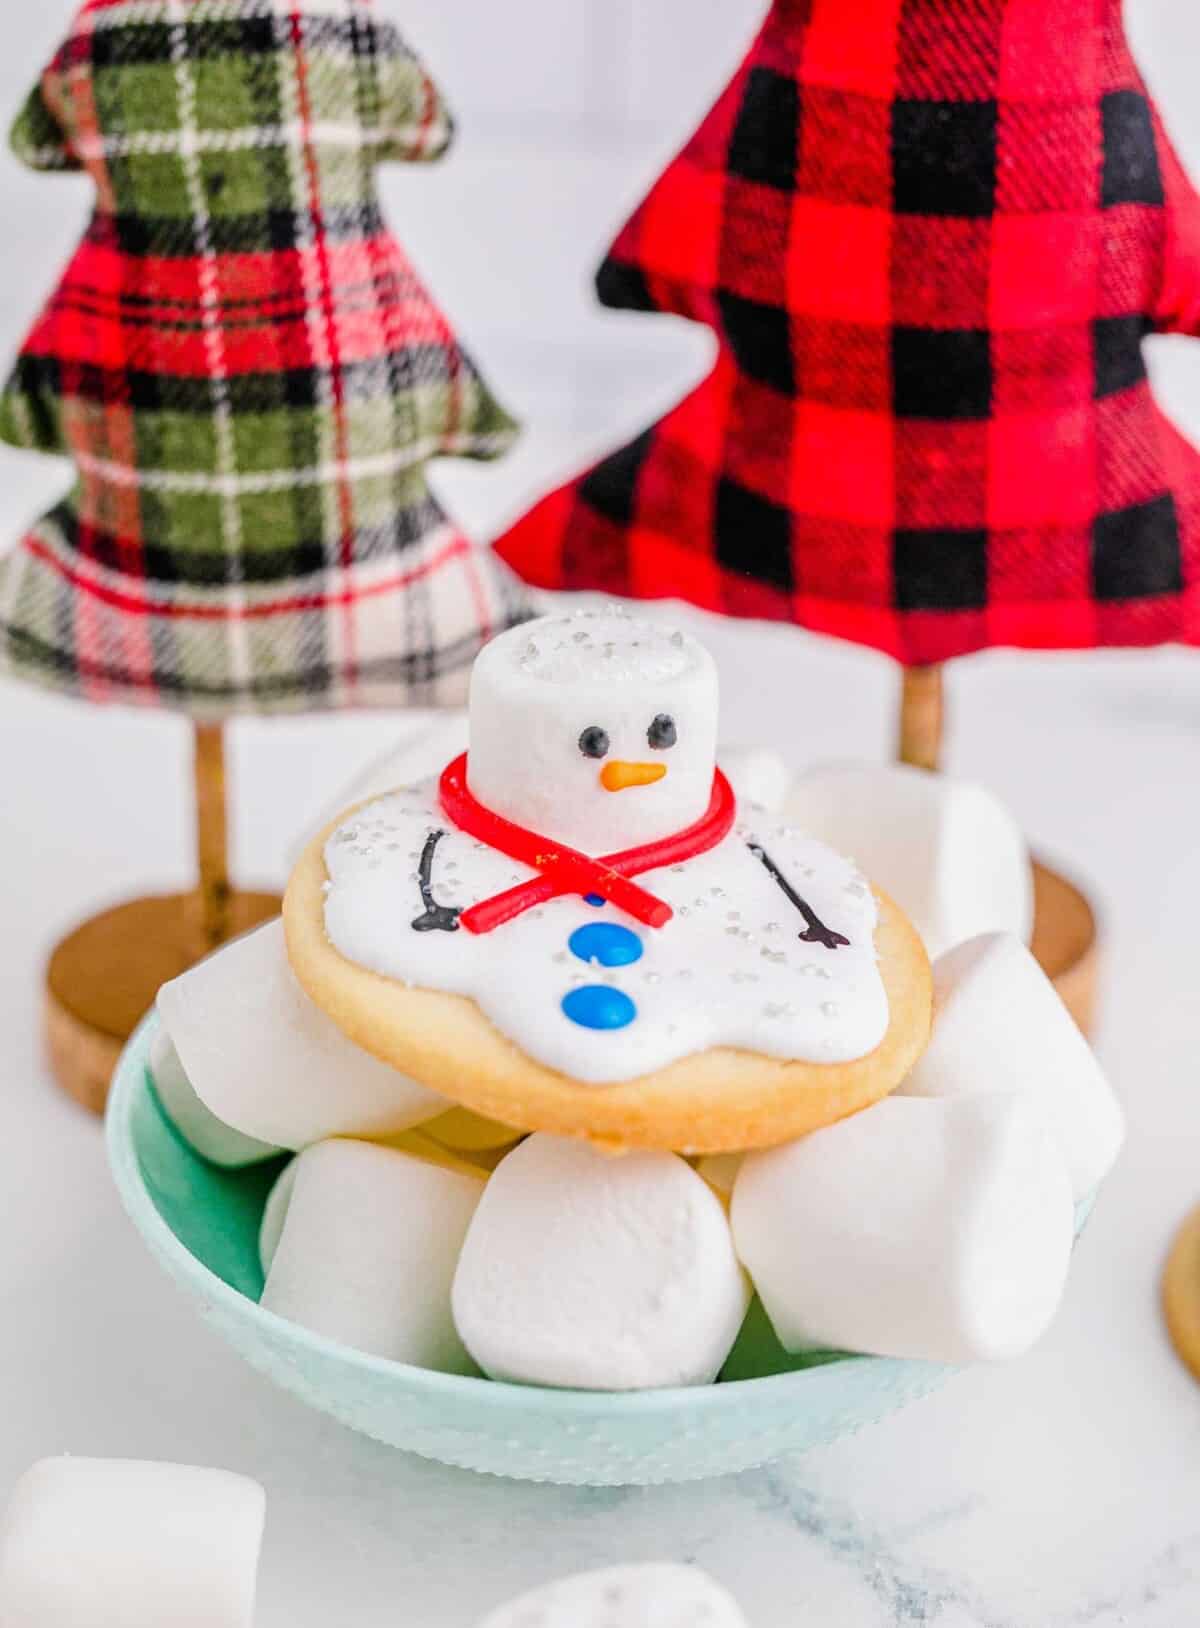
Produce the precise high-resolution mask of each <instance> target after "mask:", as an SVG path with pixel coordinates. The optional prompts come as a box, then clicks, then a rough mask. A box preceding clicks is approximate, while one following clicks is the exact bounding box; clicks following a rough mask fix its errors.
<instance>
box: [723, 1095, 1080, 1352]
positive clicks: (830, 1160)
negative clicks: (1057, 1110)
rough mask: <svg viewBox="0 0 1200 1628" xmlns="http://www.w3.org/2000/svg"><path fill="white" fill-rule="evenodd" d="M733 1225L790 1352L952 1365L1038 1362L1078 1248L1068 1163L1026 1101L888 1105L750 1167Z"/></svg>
mask: <svg viewBox="0 0 1200 1628" xmlns="http://www.w3.org/2000/svg"><path fill="white" fill-rule="evenodd" d="M732 1220H733V1231H734V1237H735V1239H736V1242H737V1247H738V1252H739V1254H740V1255H741V1258H742V1261H743V1262H744V1264H745V1266H746V1268H747V1270H748V1271H749V1272H750V1275H751V1277H752V1278H753V1279H754V1284H755V1287H756V1288H757V1290H758V1293H759V1295H760V1297H761V1299H762V1302H763V1305H764V1306H765V1308H766V1311H767V1315H768V1316H769V1318H770V1319H771V1323H772V1325H773V1327H774V1329H775V1332H776V1334H777V1335H778V1336H779V1339H780V1342H781V1343H782V1344H783V1346H784V1347H785V1348H786V1349H787V1350H788V1351H792V1352H795V1351H803V1350H809V1349H813V1348H821V1349H829V1350H839V1351H857V1352H865V1353H869V1354H871V1355H874V1356H890V1357H915V1358H925V1359H927V1360H930V1361H933V1362H944V1363H968V1362H987V1361H999V1360H1002V1359H1005V1358H1010V1357H1017V1356H1020V1355H1022V1354H1023V1353H1024V1352H1025V1351H1027V1350H1029V1348H1030V1347H1031V1346H1032V1345H1034V1344H1035V1342H1036V1341H1037V1340H1038V1339H1039V1338H1040V1336H1041V1335H1042V1334H1043V1333H1044V1332H1045V1330H1046V1328H1047V1327H1048V1326H1049V1324H1050V1322H1051V1319H1052V1318H1053V1316H1054V1313H1055V1311H1056V1310H1057V1308H1058V1305H1059V1302H1060V1300H1061V1298H1062V1293H1063V1289H1064V1286H1065V1283H1066V1277H1067V1268H1068V1265H1069V1262H1070V1256H1071V1246H1072V1243H1073V1241H1074V1203H1073V1200H1072V1193H1071V1182H1070V1179H1069V1177H1068V1174H1067V1169H1066V1165H1065V1163H1064V1161H1063V1158H1062V1155H1061V1154H1060V1152H1059V1150H1058V1146H1057V1144H1056V1143H1055V1141H1054V1139H1053V1137H1052V1136H1051V1134H1050V1131H1049V1129H1048V1127H1047V1125H1046V1122H1045V1119H1044V1117H1043V1116H1042V1114H1041V1112H1040V1111H1039V1110H1038V1109H1037V1108H1036V1107H1035V1106H1033V1105H1032V1104H1031V1103H1030V1102H1029V1101H1028V1100H1026V1099H1024V1098H1021V1097H1015V1096H988V1097H965V1098H946V1099H925V1098H919V1097H891V1098H889V1099H888V1100H886V1101H885V1102H880V1103H877V1104H876V1105H875V1106H874V1107H873V1108H868V1109H866V1110H865V1111H864V1112H862V1113H860V1114H855V1115H854V1116H853V1117H851V1118H849V1119H845V1120H842V1121H841V1123H840V1124H837V1125H830V1126H827V1127H826V1128H825V1129H823V1130H819V1131H814V1132H813V1134H812V1135H811V1136H806V1137H803V1138H802V1139H801V1140H800V1141H797V1142H792V1143H789V1144H787V1145H785V1146H783V1147H779V1148H773V1149H771V1150H770V1151H768V1152H765V1153H754V1154H751V1155H750V1156H749V1157H748V1158H747V1159H746V1161H745V1163H744V1164H743V1165H742V1168H741V1170H740V1171H739V1172H738V1177H737V1182H736V1185H735V1186H734V1190H733V1207H732Z"/></svg>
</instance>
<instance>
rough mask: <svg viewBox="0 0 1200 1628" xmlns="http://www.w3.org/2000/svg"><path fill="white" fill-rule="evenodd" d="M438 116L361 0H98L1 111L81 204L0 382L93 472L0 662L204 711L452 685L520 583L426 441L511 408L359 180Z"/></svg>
mask: <svg viewBox="0 0 1200 1628" xmlns="http://www.w3.org/2000/svg"><path fill="white" fill-rule="evenodd" d="M451 134H452V125H451V120H450V115H449V112H448V110H447V109H446V107H445V104H444V103H443V101H442V99H441V97H440V95H439V93H438V91H437V89H436V87H435V86H434V84H433V83H432V81H431V80H430V78H429V76H428V75H427V74H426V72H425V70H424V68H423V67H422V65H421V64H420V62H419V61H418V60H417V58H416V57H415V56H414V55H413V53H412V52H411V51H410V50H409V49H408V47H407V46H406V44H405V43H404V41H403V40H402V39H401V38H400V36H399V35H398V34H397V32H396V30H395V28H394V27H393V26H392V25H391V23H390V22H388V21H386V20H385V19H383V18H382V17H380V16H378V15H377V14H376V12H375V11H374V9H373V8H372V6H371V4H370V0H87V3H86V4H85V5H83V6H82V8H81V9H80V10H79V12H78V13H77V15H76V16H75V19H74V21H73V22H72V24H71V27H70V30H69V32H68V35H67V38H66V39H65V41H64V42H63V44H62V45H61V46H60V48H59V50H58V51H57V52H56V54H55V56H54V57H53V59H52V60H51V62H50V64H49V65H48V67H47V68H46V70H45V72H44V73H43V75H42V76H41V78H40V80H39V81H38V83H37V85H36V86H35V88H34V90H33V92H32V93H31V95H30V96H29V98H28V100H27V102H26V104H25V107H24V108H23V109H22V111H21V113H20V115H19V117H18V119H17V122H16V125H15V127H14V131H13V145H14V147H15V149H16V151H17V153H18V155H19V156H20V157H21V158H22V159H24V160H25V162H26V163H28V164H30V165H31V166H33V167H35V168H37V169H43V170H63V169H83V170H86V171H87V172H88V174H89V176H90V178H91V179H92V181H93V183H94V185H95V189H96V209H95V213H94V215H93V217H92V220H91V222H90V224H89V227H88V230H87V233H86V236H85V238H84V241H83V243H82V244H81V245H80V247H79V249H78V251H77V252H76V254H75V255H74V257H73V258H72V260H71V263H70V265H69V266H68V268H67V270H66V272H65V274H64V276H63V278H62V281H61V282H60V284H59V286H58V287H57V288H56V289H55V291H54V293H53V294H52V295H51V297H50V299H49V301H48V303H47V304H46V306H45V309H44V310H43V312H42V314H41V315H40V317H39V318H38V320H37V321H36V323H35V324H34V327H33V329H32V331H31V333H30V335H29V337H28V339H27V340H26V342H25V345H24V347H23V349H22V352H21V355H20V357H19V359H18V361H17V364H16V367H15V369H14V371H13V374H12V377H11V378H10V380H9V381H8V384H7V386H6V387H5V389H4V391H3V393H2V394H0V437H2V438H3V439H5V440H8V441H10V442H12V443H14V444H15V445H17V446H21V447H30V448H34V449H36V450H38V451H42V452H49V453H57V454H65V455H67V456H69V457H71V458H72V459H73V460H74V462H75V465H76V467H77V470H78V482H77V484H76V486H75V488H74V490H73V491H72V492H71V493H70V494H69V496H68V497H67V498H65V499H64V501H63V502H62V503H61V504H59V505H58V506H57V507H56V508H55V509H54V510H52V511H51V513H49V514H48V515H46V516H44V517H43V518H42V520H41V521H39V522H38V523H37V524H36V525H35V526H34V527H33V528H32V529H31V530H30V531H29V532H28V534H27V535H26V536H25V537H24V538H23V539H22V540H21V542H20V544H19V545H18V547H17V548H16V549H15V550H14V551H13V553H12V554H11V555H10V556H9V557H8V558H7V559H6V560H4V561H3V562H0V671H7V672H12V673H15V674H17V675H18V676H20V677H23V678H28V679H32V680H34V681H36V682H39V683H44V684H48V685H51V686H53V687H55V688H58V689H61V690H63V691H65V692H67V693H69V694H72V695H76V696H80V697H82V698H84V699H87V700H93V701H108V700H116V701H132V702H137V703H141V704H146V705H159V706H170V707H176V708H180V709H182V710H186V711H188V712H191V713H195V714H202V715H206V716H207V715H217V716H221V715H224V714H228V713H233V712H241V711H247V712H249V711H255V712H265V711H275V710H286V709H303V710H308V709H315V708H319V707H350V706H365V705H385V706H394V705H397V704H400V703H404V702H410V701H414V702H417V703H421V704H431V703H437V702H447V703H451V704H457V703H458V702H460V701H461V700H462V699H463V696H464V693H465V688H466V682H467V676H468V674H469V671H470V666H471V662H472V660H473V658H474V657H475V655H476V654H477V652H478V650H479V648H480V647H481V645H482V644H483V643H484V642H485V641H486V640H487V639H488V638H489V637H490V636H491V635H492V634H493V633H496V632H497V631H499V630H501V629H503V628H505V627H508V626H510V625H512V623H513V622H514V621H517V620H520V619H521V618H522V617H523V616H524V615H525V614H526V613H527V607H526V599H525V595H524V593H523V591H522V590H521V588H520V585H519V584H518V583H517V582H516V579H515V578H514V577H513V576H512V573H511V572H509V571H508V570H507V568H506V567H504V566H503V565H501V564H500V563H499V562H498V561H496V560H495V559H494V558H493V556H492V555H491V553H490V551H488V550H486V549H482V548H478V547H476V546H474V545H473V544H471V543H470V542H469V541H468V540H467V539H466V538H465V537H463V536H462V535H461V533H460V532H458V530H457V529H456V528H455V527H454V526H453V525H452V523H451V522H450V521H449V520H448V519H447V517H446V515H445V514H444V513H443V512H442V510H441V508H440V507H439V505H438V503H437V501H436V499H435V498H434V496H433V494H432V493H431V492H430V490H429V487H428V484H427V481H426V465H427V464H428V462H429V460H430V459H432V458H436V457H442V456H459V457H471V458H490V457H494V456H496V455H498V454H500V453H502V452H503V451H505V450H506V449H507V448H508V446H509V445H510V444H511V442H512V440H513V438H514V436H515V433H516V426H515V425H514V423H513V421H512V420H511V419H510V418H509V417H508V415H507V414H506V413H505V412H504V410H503V408H502V407H501V406H500V405H499V403H498V402H497V401H496V400H495V399H494V397H493V396H492V395H491V393H490V391H489V390H488V388H487V386H486V384H485V383H484V381H483V379H482V378H481V376H480V374H479V372H478V371H477V369H476V368H475V366H474V365H473V363H472V361H471V359H470V358H469V357H468V356H467V355H466V354H465V352H464V351H463V350H462V348H461V347H460V346H459V344H458V342H457V339H456V336H455V334H454V332H453V330H452V329H451V327H450V324H449V323H448V322H447V320H446V318H445V317H444V315H443V314H442V312H441V311H440V310H439V309H438V307H437V305H436V304H435V303H434V302H433V300H432V299H431V297H430V295H429V294H428V293H427V291H426V290H425V288H424V287H423V286H422V284H421V282H420V279H419V278H418V276H417V274H416V272H415V270H414V269H413V267H412V265H411V264H410V262H409V260H408V259H407V257H406V256H405V254H404V252H403V250H402V249H401V248H400V246H399V244H398V243H397V242H396V241H395V239H394V238H393V237H392V236H391V235H390V233H389V232H388V230H387V226H386V223H385V221H384V219H383V216H382V213H381V210H380V206H379V199H378V194H377V188H376V170H377V167H378V165H379V163H380V162H382V161H384V160H389V159H394V160H399V161H406V162H419V161H424V160H428V159H435V158H437V157H439V156H440V155H441V153H442V152H444V151H445V149H446V147H447V146H448V145H449V142H450V139H451Z"/></svg>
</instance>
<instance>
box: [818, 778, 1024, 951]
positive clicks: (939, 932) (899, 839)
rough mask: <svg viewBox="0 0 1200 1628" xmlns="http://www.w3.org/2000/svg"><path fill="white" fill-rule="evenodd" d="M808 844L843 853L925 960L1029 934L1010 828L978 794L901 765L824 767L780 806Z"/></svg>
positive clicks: (1016, 840) (986, 796) (1004, 815)
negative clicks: (902, 918)
mask: <svg viewBox="0 0 1200 1628" xmlns="http://www.w3.org/2000/svg"><path fill="white" fill-rule="evenodd" d="M786 811H787V815H788V817H789V819H791V820H793V821H794V822H795V823H796V824H797V825H798V826H800V827H801V828H802V829H803V830H804V831H806V832H808V834H809V835H810V836H813V837H817V838H819V839H820V840H821V841H822V842H826V843H828V844H829V846H830V847H832V848H836V849H837V850H838V851H839V852H841V853H845V854H851V855H853V857H854V860H855V862H856V863H857V864H858V865H859V866H860V867H861V869H862V870H863V871H864V872H865V873H866V875H868V876H869V877H870V878H871V880H872V882H874V883H875V884H876V885H877V886H878V887H881V888H882V889H883V890H884V892H885V893H888V894H890V895H891V897H892V898H893V899H894V900H895V901H896V903H897V904H898V905H899V906H900V908H901V909H902V910H903V911H904V913H905V914H906V915H907V916H908V917H909V919H910V920H911V921H912V923H913V925H914V926H915V927H916V929H917V931H918V932H919V933H920V935H921V937H922V939H923V940H924V942H925V948H926V949H927V950H928V951H929V954H930V955H931V956H938V955H942V954H944V952H945V951H946V950H949V949H953V948H954V946H955V945H956V944H961V943H963V942H964V941H965V940H966V939H969V938H974V937H975V936H976V935H977V934H979V933H990V932H1008V933H1014V934H1015V935H1016V936H1017V937H1018V938H1019V939H1021V940H1022V942H1024V943H1028V942H1029V939H1030V937H1031V935H1032V932H1033V867H1032V863H1031V861H1030V857H1029V850H1028V847H1027V846H1026V843H1025V839H1024V837H1023V835H1022V833H1021V830H1020V827H1019V826H1018V825H1017V823H1016V821H1015V820H1014V819H1013V818H1012V816H1011V814H1009V813H1008V811H1007V810H1006V809H1005V808H1004V806H1003V804H1002V803H1000V802H999V800H998V799H997V798H995V797H993V796H992V794H991V792H989V791H985V790H984V788H983V787H982V786H976V785H972V784H969V783H967V782H965V781H960V780H954V779H951V778H950V777H948V776H946V775H941V774H928V773H926V771H925V770H923V769H913V768H909V767H907V766H906V765H903V764H893V765H889V766H878V765H874V764H831V765H829V766H827V767H825V768H819V769H814V770H812V771H811V772H810V773H809V774H806V775H803V776H802V777H801V778H800V780H799V781H797V783H796V785H795V786H794V787H793V789H792V792H791V795H790V796H789V798H788V800H787V804H786Z"/></svg>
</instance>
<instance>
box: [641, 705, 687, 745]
mask: <svg viewBox="0 0 1200 1628" xmlns="http://www.w3.org/2000/svg"><path fill="white" fill-rule="evenodd" d="M646 739H647V740H648V741H649V743H650V750H651V751H652V752H669V751H670V750H671V748H672V746H674V745H675V743H676V741H677V740H678V739H679V731H678V730H677V729H676V727H675V720H674V718H671V717H669V716H668V715H667V713H665V712H660V713H659V715H658V717H657V718H656V719H655V720H654V722H653V723H652V724H651V725H650V727H649V729H648V730H647V731H646Z"/></svg>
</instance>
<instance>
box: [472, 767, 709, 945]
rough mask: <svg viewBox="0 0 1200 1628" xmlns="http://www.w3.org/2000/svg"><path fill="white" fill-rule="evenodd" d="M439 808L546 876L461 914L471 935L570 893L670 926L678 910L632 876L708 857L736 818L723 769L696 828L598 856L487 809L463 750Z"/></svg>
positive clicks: (651, 923) (482, 839) (652, 924)
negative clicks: (471, 783) (473, 788)
mask: <svg viewBox="0 0 1200 1628" xmlns="http://www.w3.org/2000/svg"><path fill="white" fill-rule="evenodd" d="M441 803H442V808H443V810H444V812H445V814H446V816H447V818H449V819H451V820H453V822H454V824H455V825H456V826H457V827H458V829H459V830H460V831H465V832H466V833H467V835H468V836H472V837H474V838H475V839H476V840H477V841H479V842H486V843H487V845H488V847H489V848H495V849H497V850H498V851H499V852H500V853H502V854H507V856H508V857H509V858H510V859H515V860H518V861H519V862H520V863H521V864H522V865H528V866H529V867H530V868H531V869H532V870H536V871H539V872H540V873H541V874H540V876H539V877H538V878H537V880H536V881H530V882H522V883H521V884H520V886H518V887H514V888H510V889H509V890H508V891H507V892H506V893H498V894H497V895H496V896H495V898H493V899H484V900H483V901H482V902H481V903H480V904H477V905H472V907H471V908H470V909H469V910H464V911H463V913H462V916H461V917H460V918H459V922H460V925H461V926H462V927H464V928H465V929H466V931H467V932H468V933H490V932H493V931H494V930H495V929H496V928H497V927H503V926H504V924H505V923H506V922H510V921H513V920H515V919H516V917H517V916H523V915H524V914H525V912H526V911H527V910H532V909H533V908H534V906H535V905H539V904H545V903H547V901H548V900H550V899H557V898H561V897H562V896H563V895H564V894H568V893H578V894H580V895H581V896H582V897H586V896H587V895H588V894H589V893H594V894H596V895H597V896H598V897H599V898H602V899H607V900H608V901H609V903H610V904H614V905H616V906H617V907H618V909H621V910H624V911H626V912H627V914H629V915H631V916H632V917H633V918H634V920H635V921H640V922H641V923H642V924H643V925H644V926H646V927H665V926H666V924H667V923H668V922H669V921H670V920H671V918H672V916H673V915H674V914H675V912H674V911H673V910H672V909H671V907H670V905H669V904H665V903H664V902H663V901H662V900H661V899H656V898H655V897H654V895H653V894H652V893H648V892H647V891H646V889H645V888H640V887H638V886H637V884H636V883H635V882H633V881H631V880H630V878H632V877H635V876H641V875H643V874H644V873H645V872H646V871H652V870H659V869H661V868H662V867H663V866H664V865H678V864H680V863H682V862H683V861H684V860H686V859H695V858H697V857H698V856H699V855H700V854H706V853H708V852H709V850H710V849H712V848H715V847H716V846H717V844H718V843H719V842H723V841H724V840H725V838H726V837H727V836H728V835H729V833H730V831H732V829H733V824H734V821H735V819H736V818H737V801H736V799H735V798H734V795H733V788H732V787H731V786H730V784H729V781H728V780H727V779H726V778H725V776H724V775H723V774H722V773H721V771H720V769H718V770H717V771H716V772H715V774H714V775H713V791H712V800H711V802H710V803H709V805H708V812H707V813H706V814H705V815H704V816H703V818H702V819H699V820H697V821H696V823H695V824H694V825H689V826H687V827H686V829H685V830H683V831H676V832H674V833H673V834H672V835H671V836H669V837H663V838H662V839H661V840H660V841H658V842H648V843H645V844H643V846H642V847H640V848H627V849H626V850H625V851H624V852H623V853H616V854H608V855H606V856H605V857H604V858H603V859H593V858H591V857H590V855H588V854H581V853H578V852H576V850H575V849H574V848H568V847H567V846H566V844H565V843H562V842H556V841H554V839H553V838H551V837H543V836H540V835H539V834H538V833H537V832H536V831H528V830H526V828H525V827H524V826H523V825H516V824H514V823H513V821H512V820H506V819H504V817H503V816H502V815H500V814H495V813H493V812H492V810H491V809H490V808H485V807H484V806H483V804H482V803H481V802H479V801H478V800H477V799H476V798H475V797H473V796H472V794H471V792H470V791H469V790H468V787H467V756H466V753H464V754H463V755H462V757H459V758H455V760H454V762H453V763H451V764H449V765H448V766H447V768H446V769H445V771H444V772H443V774H442V780H441Z"/></svg>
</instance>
